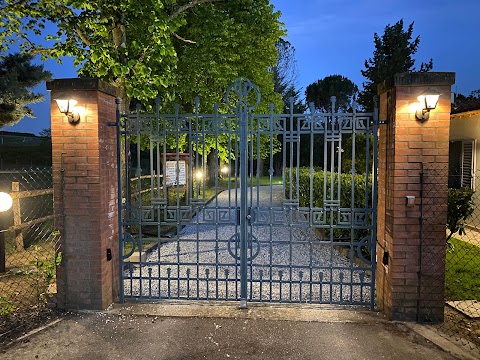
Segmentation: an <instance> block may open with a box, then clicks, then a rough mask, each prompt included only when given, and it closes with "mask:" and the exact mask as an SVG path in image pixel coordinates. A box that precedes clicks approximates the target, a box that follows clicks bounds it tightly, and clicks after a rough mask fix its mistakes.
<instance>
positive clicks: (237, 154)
mask: <svg viewBox="0 0 480 360" xmlns="http://www.w3.org/2000/svg"><path fill="white" fill-rule="evenodd" d="M235 116H236V117H235V118H234V121H233V129H234V131H235V132H234V135H235V173H234V175H235V181H234V184H235V186H234V188H235V234H238V233H239V226H240V207H239V204H238V195H239V191H238V189H239V175H240V164H239V161H238V159H239V157H240V144H239V131H240V124H239V120H240V118H239V116H240V109H238V110H237V112H236V113H235ZM235 120H237V121H235ZM229 123H230V126H232V125H231V124H232V119H231V118H230V119H229ZM237 126H238V128H237ZM236 241H237V239H235V259H237V257H238V251H239V250H240V249H239V247H238V246H237V243H236ZM238 279H239V276H238V264H237V262H235V299H238V283H239V281H238ZM240 283H241V279H240Z"/></svg>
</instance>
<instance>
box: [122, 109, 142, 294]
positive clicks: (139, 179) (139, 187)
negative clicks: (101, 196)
mask: <svg viewBox="0 0 480 360" xmlns="http://www.w3.org/2000/svg"><path fill="white" fill-rule="evenodd" d="M136 110H137V114H136V121H137V129H136V130H137V151H136V157H137V168H136V169H135V175H136V177H137V204H136V208H137V210H138V215H137V216H138V219H136V220H137V222H138V223H137V226H138V234H137V244H138V252H139V253H140V256H139V259H138V261H139V278H140V279H139V285H140V286H139V295H140V297H141V296H142V294H143V282H142V279H143V276H142V270H143V266H142V251H143V241H142V238H143V235H142V217H143V215H142V168H141V164H140V155H141V153H140V150H141V149H140V146H139V145H138V144H140V130H141V128H142V121H141V119H140V104H137V106H136ZM126 181H127V182H128V183H129V184H130V179H127V180H126Z"/></svg>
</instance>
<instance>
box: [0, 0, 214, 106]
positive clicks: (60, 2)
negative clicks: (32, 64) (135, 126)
mask: <svg viewBox="0 0 480 360" xmlns="http://www.w3.org/2000/svg"><path fill="white" fill-rule="evenodd" d="M218 1H220V0H192V1H188V2H187V1H177V0H164V1H159V0H144V1H99V0H79V1H70V0H44V1H35V0H23V1H6V0H0V13H1V14H2V15H1V18H0V21H1V23H2V25H3V28H2V30H3V31H2V32H1V33H0V50H5V49H7V48H8V47H9V46H10V45H11V44H13V43H19V44H20V47H21V49H22V50H23V51H24V52H27V53H31V54H42V56H43V57H44V58H45V57H53V58H57V59H60V58H61V57H63V56H70V57H73V58H74V63H75V65H76V66H78V67H79V74H80V75H84V76H93V77H97V78H100V79H102V80H105V81H107V82H110V83H113V84H115V85H116V86H117V87H118V89H119V91H120V97H121V98H122V106H123V110H127V109H128V108H129V102H130V99H131V98H136V99H139V100H142V101H144V100H148V99H151V98H155V97H156V96H157V94H158V92H159V90H160V89H166V88H167V87H168V86H169V85H171V84H173V83H174V81H175V76H174V73H173V70H174V69H175V66H176V60H177V54H176V50H175V47H174V45H173V39H174V38H180V39H181V38H182V36H180V35H179V33H180V32H181V31H183V30H184V29H185V27H186V25H187V22H186V14H187V13H188V11H189V10H191V9H193V8H195V7H200V6H202V5H204V4H207V3H213V2H218ZM48 22H52V23H54V24H55V25H56V26H57V31H56V33H54V34H46V37H45V39H46V40H48V42H49V44H51V45H50V46H46V45H44V44H42V43H39V42H35V41H34V40H32V38H31V36H32V34H34V35H41V34H42V35H43V32H44V31H45V25H46V24H47V23H48ZM163 95H164V97H165V96H172V93H171V92H168V91H165V93H164V94H163Z"/></svg>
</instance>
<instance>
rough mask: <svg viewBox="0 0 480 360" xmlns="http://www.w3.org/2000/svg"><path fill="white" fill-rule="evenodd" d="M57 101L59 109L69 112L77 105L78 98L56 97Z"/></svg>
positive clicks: (62, 111)
mask: <svg viewBox="0 0 480 360" xmlns="http://www.w3.org/2000/svg"><path fill="white" fill-rule="evenodd" d="M55 101H56V102H57V106H58V110H59V111H60V112H61V113H63V114H68V113H71V112H72V111H73V108H74V107H75V105H77V100H73V99H55Z"/></svg>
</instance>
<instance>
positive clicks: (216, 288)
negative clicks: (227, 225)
mask: <svg viewBox="0 0 480 360" xmlns="http://www.w3.org/2000/svg"><path fill="white" fill-rule="evenodd" d="M218 125H219V124H218V107H216V106H215V107H214V117H213V126H214V128H215V151H216V154H215V155H216V156H215V159H216V160H215V300H218V227H219V222H218V217H219V209H218V179H219V176H220V171H219V159H218Z"/></svg>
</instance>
